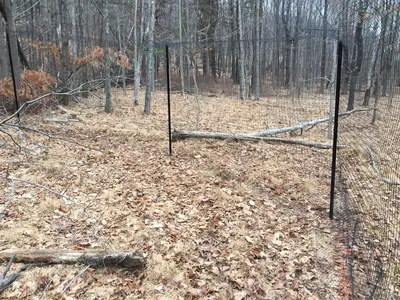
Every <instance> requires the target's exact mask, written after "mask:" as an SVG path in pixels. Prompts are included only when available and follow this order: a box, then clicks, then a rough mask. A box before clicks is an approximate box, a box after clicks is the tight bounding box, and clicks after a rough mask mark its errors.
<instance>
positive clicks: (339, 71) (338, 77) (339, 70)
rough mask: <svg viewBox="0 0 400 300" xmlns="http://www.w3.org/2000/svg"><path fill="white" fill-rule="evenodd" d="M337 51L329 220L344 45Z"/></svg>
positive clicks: (333, 189) (331, 216) (333, 180)
mask: <svg viewBox="0 0 400 300" xmlns="http://www.w3.org/2000/svg"><path fill="white" fill-rule="evenodd" d="M338 43H339V44H338V51H337V69H336V70H337V73H336V95H335V118H334V122H335V123H334V126H333V146H332V170H331V195H330V196H331V198H330V205H329V218H330V219H333V209H334V204H335V183H336V158H337V145H338V129H339V107H340V80H341V78H342V53H343V43H342V42H341V41H339V42H338Z"/></svg>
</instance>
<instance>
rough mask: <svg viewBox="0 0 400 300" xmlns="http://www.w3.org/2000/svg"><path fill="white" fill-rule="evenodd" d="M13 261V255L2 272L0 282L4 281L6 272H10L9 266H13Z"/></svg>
mask: <svg viewBox="0 0 400 300" xmlns="http://www.w3.org/2000/svg"><path fill="white" fill-rule="evenodd" d="M14 259H15V254H14V255H13V256H11V258H10V260H9V261H8V263H7V265H6V267H5V268H4V270H3V274H2V275H1V280H3V279H5V278H6V276H7V273H8V271H10V268H11V265H12V264H13V262H14Z"/></svg>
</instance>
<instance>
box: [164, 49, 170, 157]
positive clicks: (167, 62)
mask: <svg viewBox="0 0 400 300" xmlns="http://www.w3.org/2000/svg"><path fill="white" fill-rule="evenodd" d="M165 59H166V67H167V70H166V72H167V97H168V136H169V138H168V141H169V155H172V131H171V88H170V76H169V49H168V45H166V46H165Z"/></svg>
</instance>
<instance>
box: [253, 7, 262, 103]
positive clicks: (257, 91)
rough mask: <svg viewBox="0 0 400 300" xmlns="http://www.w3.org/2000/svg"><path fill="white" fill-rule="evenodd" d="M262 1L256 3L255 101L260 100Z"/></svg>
mask: <svg viewBox="0 0 400 300" xmlns="http://www.w3.org/2000/svg"><path fill="white" fill-rule="evenodd" d="M260 4H261V3H260V0H257V1H256V16H255V19H256V22H255V25H256V28H255V31H256V41H255V44H256V45H255V58H254V63H255V86H254V88H255V95H254V98H255V100H260Z"/></svg>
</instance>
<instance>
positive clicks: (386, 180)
mask: <svg viewBox="0 0 400 300" xmlns="http://www.w3.org/2000/svg"><path fill="white" fill-rule="evenodd" d="M364 148H365V150H367V152H368V154H369V157H370V158H371V165H372V168H373V169H374V170H375V172H376V175H378V178H379V179H380V180H382V181H383V182H384V183H387V184H390V185H400V182H398V181H394V180H391V179H389V178H386V177H384V176H383V175H382V173H381V172H380V171H379V168H378V166H377V165H376V162H375V156H374V152H373V151H372V148H371V147H370V146H369V145H368V144H365V145H364Z"/></svg>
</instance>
